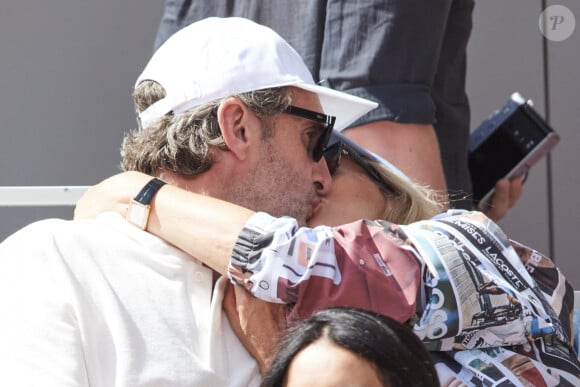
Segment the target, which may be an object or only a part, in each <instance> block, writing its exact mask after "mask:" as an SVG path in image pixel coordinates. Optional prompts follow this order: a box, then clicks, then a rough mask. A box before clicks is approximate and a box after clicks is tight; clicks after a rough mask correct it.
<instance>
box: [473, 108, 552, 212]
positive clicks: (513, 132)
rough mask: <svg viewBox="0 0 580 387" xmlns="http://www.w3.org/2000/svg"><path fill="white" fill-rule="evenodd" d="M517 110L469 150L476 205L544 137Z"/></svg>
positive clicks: (541, 132) (537, 127) (530, 119)
mask: <svg viewBox="0 0 580 387" xmlns="http://www.w3.org/2000/svg"><path fill="white" fill-rule="evenodd" d="M523 109H524V107H523V106H520V107H519V108H518V109H516V111H515V112H514V113H513V114H512V115H511V116H510V117H508V118H507V119H506V120H505V121H504V122H503V123H502V124H501V125H500V126H499V127H498V128H497V130H495V131H494V132H493V133H492V134H490V135H489V136H488V137H487V138H486V139H485V140H483V141H482V142H481V143H480V144H479V146H477V147H476V148H475V149H472V150H470V153H469V171H470V173H471V180H472V184H473V198H474V200H475V201H476V202H479V201H480V200H481V199H482V198H483V197H484V196H485V195H486V194H487V193H488V192H489V191H490V190H491V189H493V188H494V187H495V183H496V182H497V181H498V180H499V179H501V178H503V177H505V176H507V175H508V174H509V173H510V172H511V171H512V170H513V169H514V168H515V167H516V166H517V165H518V164H519V163H520V162H521V161H522V160H523V159H524V158H525V157H526V156H527V155H528V154H529V153H530V152H532V151H533V150H534V148H535V147H536V146H538V144H539V143H540V142H541V141H542V140H543V139H544V138H545V137H546V136H547V135H548V133H549V132H548V131H547V130H544V128H543V127H542V126H540V125H538V123H537V122H535V121H534V120H533V119H532V118H531V117H530V116H529V115H528V114H526V112H524V111H523Z"/></svg>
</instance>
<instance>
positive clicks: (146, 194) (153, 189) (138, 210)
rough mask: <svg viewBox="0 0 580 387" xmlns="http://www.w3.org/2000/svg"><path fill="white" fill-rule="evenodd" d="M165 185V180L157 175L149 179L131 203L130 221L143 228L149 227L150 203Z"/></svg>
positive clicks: (128, 215)
mask: <svg viewBox="0 0 580 387" xmlns="http://www.w3.org/2000/svg"><path fill="white" fill-rule="evenodd" d="M163 185H165V182H164V181H163V180H161V179H159V178H157V177H155V178H153V179H151V180H149V182H148V183H147V184H145V186H144V187H143V188H142V189H141V191H139V193H138V194H137V196H135V197H134V198H133V200H131V203H130V204H129V211H128V212H127V220H128V221H129V223H132V224H134V225H135V226H137V227H139V228H140V229H141V230H145V229H146V228H147V222H148V221H149V211H150V210H151V206H150V205H149V203H151V200H152V199H153V196H155V194H156V193H157V191H159V189H160V188H161V187H163Z"/></svg>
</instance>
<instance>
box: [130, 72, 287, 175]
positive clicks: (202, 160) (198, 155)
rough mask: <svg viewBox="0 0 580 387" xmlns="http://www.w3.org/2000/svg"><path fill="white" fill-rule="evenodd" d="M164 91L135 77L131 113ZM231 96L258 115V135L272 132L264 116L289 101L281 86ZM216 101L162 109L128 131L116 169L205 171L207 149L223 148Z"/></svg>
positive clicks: (208, 165) (208, 157) (210, 153)
mask: <svg viewBox="0 0 580 387" xmlns="http://www.w3.org/2000/svg"><path fill="white" fill-rule="evenodd" d="M165 95H166V93H165V89H164V88H163V87H162V86H161V85H159V84H158V83H157V82H154V81H143V82H141V83H140V84H139V85H138V86H137V87H136V88H135V91H134V92H133V101H134V103H135V108H136V110H137V112H138V113H139V112H142V111H144V110H145V109H147V108H148V107H149V106H150V105H152V104H153V103H155V102H157V101H158V100H160V99H162V98H164V97H165ZM235 97H236V98H238V99H240V100H241V101H242V102H243V103H245V104H246V105H247V106H248V108H249V109H250V110H251V111H252V112H254V114H256V116H257V117H258V118H260V119H261V120H262V122H263V123H264V125H263V133H262V137H263V139H267V138H268V137H270V136H271V135H272V130H273V129H272V128H273V126H272V125H269V124H268V123H269V121H268V119H269V118H270V117H272V116H274V115H276V114H278V113H281V112H282V111H283V110H284V109H285V108H286V107H287V106H288V105H290V103H291V92H290V89H289V88H287V87H279V88H271V89H263V90H256V91H251V92H247V93H241V94H238V95H236V96H235ZM220 103H221V100H218V101H213V102H210V103H207V104H204V105H200V106H196V107H194V108H192V109H190V110H187V111H186V112H184V113H180V114H167V115H165V116H163V117H161V118H159V119H158V120H157V121H155V122H153V123H152V124H151V125H149V127H147V128H146V129H144V130H141V129H134V130H131V131H130V132H129V133H128V134H126V135H125V138H124V139H123V143H122V146H121V156H122V157H123V161H122V163H121V168H122V169H123V170H125V171H129V170H135V171H140V172H144V173H147V174H150V175H153V174H155V172H156V171H157V170H158V169H161V168H162V169H165V170H169V171H172V172H175V173H178V174H180V175H197V174H200V173H203V172H205V171H207V170H209V169H210V168H211V166H212V164H213V162H214V159H213V152H214V151H215V150H216V149H221V150H225V149H227V146H226V144H225V142H224V139H223V136H222V132H221V130H220V127H219V124H218V120H217V114H216V112H217V108H218V107H219V105H220Z"/></svg>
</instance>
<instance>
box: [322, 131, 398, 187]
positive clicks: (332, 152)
mask: <svg viewBox="0 0 580 387" xmlns="http://www.w3.org/2000/svg"><path fill="white" fill-rule="evenodd" d="M343 154H347V155H349V156H350V157H352V159H353V160H354V161H355V162H356V163H357V164H358V165H360V166H361V167H362V168H363V169H364V170H365V172H366V173H367V174H368V175H369V176H370V177H371V178H372V179H373V180H374V181H375V182H377V184H378V185H379V186H380V187H381V188H382V189H383V190H385V191H386V192H388V193H390V194H392V195H397V193H396V190H395V189H394V188H393V187H392V186H391V185H390V184H388V183H387V182H386V181H385V179H384V178H383V177H382V176H381V174H380V173H379V172H378V171H377V170H376V169H375V168H374V167H373V166H372V165H370V164H369V160H367V159H366V158H365V157H364V156H362V155H361V154H360V153H359V152H358V151H357V150H356V149H353V148H352V147H350V146H348V144H345V143H343V142H342V141H338V142H336V143H334V144H332V145H331V146H329V147H327V148H326V149H325V150H324V152H323V156H324V160H326V165H327V166H328V171H329V172H330V175H331V176H332V175H334V173H335V172H336V170H337V169H338V167H339V166H340V160H341V158H342V155H343Z"/></svg>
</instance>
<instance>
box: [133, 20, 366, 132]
mask: <svg viewBox="0 0 580 387" xmlns="http://www.w3.org/2000/svg"><path fill="white" fill-rule="evenodd" d="M305 39H308V37H305ZM144 80H152V81H156V82H157V83H159V84H160V85H161V86H163V88H164V89H165V91H166V93H167V95H166V97H165V98H163V99H162V100H159V101H157V102H155V103H154V104H153V105H151V106H150V107H149V108H147V109H146V110H145V111H143V112H141V114H139V120H140V122H141V127H142V128H147V127H148V126H149V125H150V124H151V123H152V122H153V121H155V120H157V119H159V118H161V117H162V116H164V115H166V114H167V113H169V112H173V113H175V114H179V113H183V112H185V111H187V110H189V109H191V108H193V107H195V106H199V105H202V104H205V103H208V102H211V101H215V100H218V99H221V98H226V97H229V96H232V95H236V94H240V93H245V92H249V91H254V90H261V89H266V88H272V87H281V86H294V87H298V88H300V89H304V90H307V91H310V92H312V93H315V94H317V95H318V97H319V99H320V104H321V105H322V108H323V110H324V112H323V113H325V114H327V115H331V116H335V117H336V122H335V125H334V126H335V128H337V129H339V130H340V129H344V128H345V127H346V126H347V125H348V124H350V123H352V122H353V121H355V120H356V119H357V118H359V117H361V116H362V115H364V114H366V113H367V112H369V111H370V110H372V109H374V108H376V107H377V104H376V103H375V102H372V101H369V100H366V99H363V98H360V97H356V96H353V95H350V94H347V93H343V92H339V91H336V90H332V89H329V88H326V87H322V86H319V85H317V84H315V83H314V80H313V79H312V75H311V74H310V72H309V71H308V68H307V67H306V65H305V64H304V61H303V60H302V58H301V57H300V55H298V53H297V52H296V51H295V50H294V49H293V48H292V47H291V46H290V45H289V44H288V43H287V42H286V41H285V40H284V39H282V37H280V35H278V34H277V33H276V32H274V31H273V30H272V29H270V28H268V27H265V26H262V25H259V24H257V23H255V22H253V21H251V20H248V19H244V18H238V17H230V18H217V17H211V18H207V19H203V20H201V21H199V22H196V23H193V24H190V25H189V26H187V27H185V28H183V29H182V30H180V31H178V32H176V33H175V34H174V35H172V36H171V37H170V38H169V39H168V40H167V41H166V42H165V43H164V44H163V45H162V46H161V47H159V49H158V50H157V51H156V52H155V54H153V56H152V57H151V59H150V60H149V63H148V64H147V66H146V67H145V70H143V72H142V73H141V75H140V76H139V78H138V79H137V82H136V84H135V86H137V85H138V84H139V83H140V82H142V81H144Z"/></svg>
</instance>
